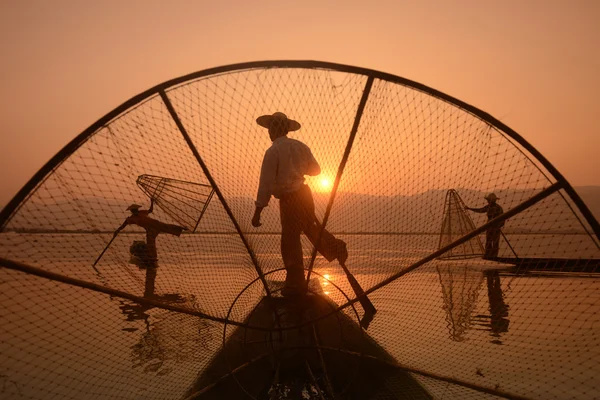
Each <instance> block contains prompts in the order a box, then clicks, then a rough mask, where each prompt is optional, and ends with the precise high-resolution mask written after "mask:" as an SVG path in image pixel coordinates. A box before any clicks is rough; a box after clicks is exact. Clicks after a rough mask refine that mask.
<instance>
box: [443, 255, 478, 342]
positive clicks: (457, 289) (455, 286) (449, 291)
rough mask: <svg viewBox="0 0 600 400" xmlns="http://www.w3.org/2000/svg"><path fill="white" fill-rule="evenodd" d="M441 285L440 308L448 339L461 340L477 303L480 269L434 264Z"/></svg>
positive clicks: (469, 324)
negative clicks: (444, 313) (442, 310)
mask: <svg viewBox="0 0 600 400" xmlns="http://www.w3.org/2000/svg"><path fill="white" fill-rule="evenodd" d="M436 269H437V272H438V275H439V278H440V284H441V286H442V298H443V302H444V303H443V306H442V308H443V309H444V311H446V322H447V326H448V333H449V334H450V339H452V340H454V341H457V342H461V341H463V340H464V335H465V332H466V331H467V330H468V329H469V327H470V326H471V314H472V312H473V309H474V308H475V306H476V305H477V297H478V296H479V288H480V286H481V284H482V282H483V274H482V272H481V271H477V270H473V269H471V268H467V267H464V266H457V265H456V264H444V265H440V266H436Z"/></svg>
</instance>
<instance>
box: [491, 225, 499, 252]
mask: <svg viewBox="0 0 600 400" xmlns="http://www.w3.org/2000/svg"><path fill="white" fill-rule="evenodd" d="M490 236H491V242H492V243H491V246H490V247H491V249H490V256H491V257H498V250H499V249H500V229H493V230H492V231H491V233H490Z"/></svg>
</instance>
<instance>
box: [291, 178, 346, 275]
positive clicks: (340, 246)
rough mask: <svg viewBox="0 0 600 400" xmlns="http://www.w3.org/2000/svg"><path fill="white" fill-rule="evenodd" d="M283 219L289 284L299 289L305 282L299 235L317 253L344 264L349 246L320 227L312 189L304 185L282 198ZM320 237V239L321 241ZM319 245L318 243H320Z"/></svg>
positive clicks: (328, 259)
mask: <svg viewBox="0 0 600 400" xmlns="http://www.w3.org/2000/svg"><path fill="white" fill-rule="evenodd" d="M279 212H280V216H281V257H282V258H283V265H284V266H285V269H286V271H287V279H286V284H287V285H288V286H297V285H299V284H301V283H304V260H303V254H302V243H301V241H300V234H301V233H304V234H305V235H306V237H307V238H308V240H310V242H311V243H312V244H313V246H315V245H317V244H318V246H317V250H318V251H319V253H321V255H323V257H325V258H326V259H327V261H333V260H335V259H338V260H341V261H342V262H344V261H345V259H346V257H348V252H347V251H346V243H344V242H343V241H342V240H340V239H336V238H335V237H334V236H333V235H332V234H331V233H329V232H328V231H327V230H326V229H321V225H320V223H319V221H318V220H317V217H316V216H315V202H314V200H313V197H312V193H311V191H310V188H309V187H308V186H306V185H303V186H302V188H301V189H300V190H298V191H297V192H294V193H291V194H287V195H284V196H282V197H281V198H280V199H279ZM319 235H320V238H319ZM317 242H318V243H317Z"/></svg>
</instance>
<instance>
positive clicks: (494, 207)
mask: <svg viewBox="0 0 600 400" xmlns="http://www.w3.org/2000/svg"><path fill="white" fill-rule="evenodd" d="M484 198H485V199H486V200H487V202H488V204H487V205H486V206H483V207H481V208H471V207H466V209H467V210H471V211H474V212H476V213H487V217H488V221H491V220H493V219H494V218H496V217H498V216H500V215H501V214H502V213H504V210H503V209H502V207H500V205H499V204H497V203H496V200H498V196H496V195H495V194H494V193H489V194H487V195H486V196H485V197H484ZM503 226H504V221H502V222H500V223H498V224H495V225H494V226H491V227H489V228H488V230H487V231H486V233H485V255H484V258H491V257H498V250H499V246H500V235H501V234H502V232H501V229H502V227H503Z"/></svg>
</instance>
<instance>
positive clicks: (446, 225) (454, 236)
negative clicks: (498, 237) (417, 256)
mask: <svg viewBox="0 0 600 400" xmlns="http://www.w3.org/2000/svg"><path fill="white" fill-rule="evenodd" d="M465 207H466V206H465V203H464V202H463V201H462V199H461V198H460V196H459V195H458V193H457V192H456V190H454V189H450V190H448V192H447V193H446V201H445V205H444V219H443V220H442V229H441V233H440V244H439V248H440V249H442V248H444V247H446V246H448V245H449V244H451V243H452V242H454V241H455V240H458V239H460V238H462V237H463V236H465V235H466V234H468V233H469V232H472V231H474V230H475V225H474V224H473V221H472V220H471V217H469V214H467V211H466V208H465ZM483 254H484V251H483V246H482V245H481V240H480V238H479V236H475V237H473V238H471V239H470V240H467V241H466V242H464V243H462V244H460V245H458V246H455V247H453V248H452V249H450V250H448V251H447V252H445V253H444V254H442V255H441V256H440V259H452V258H456V259H461V258H471V257H481V256H483Z"/></svg>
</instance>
